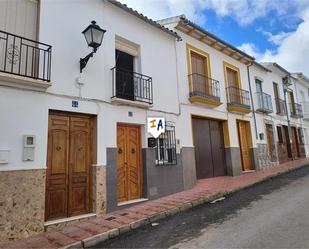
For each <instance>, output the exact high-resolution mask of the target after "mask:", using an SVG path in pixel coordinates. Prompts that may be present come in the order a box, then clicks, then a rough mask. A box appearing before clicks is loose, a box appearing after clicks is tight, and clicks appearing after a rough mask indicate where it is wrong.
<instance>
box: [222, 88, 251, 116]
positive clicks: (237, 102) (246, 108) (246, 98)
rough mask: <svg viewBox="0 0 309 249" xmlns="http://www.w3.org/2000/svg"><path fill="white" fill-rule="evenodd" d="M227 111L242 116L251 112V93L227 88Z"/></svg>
mask: <svg viewBox="0 0 309 249" xmlns="http://www.w3.org/2000/svg"><path fill="white" fill-rule="evenodd" d="M226 96H227V110H228V111H229V112H236V113H241V114H248V113H250V112H251V106H250V94H249V91H246V90H242V89H240V88H237V87H234V86H229V87H227V88H226Z"/></svg>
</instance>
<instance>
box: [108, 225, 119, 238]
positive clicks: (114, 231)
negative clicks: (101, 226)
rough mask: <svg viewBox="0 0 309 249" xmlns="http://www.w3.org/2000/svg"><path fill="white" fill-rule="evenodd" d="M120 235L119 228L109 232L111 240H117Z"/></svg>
mask: <svg viewBox="0 0 309 249" xmlns="http://www.w3.org/2000/svg"><path fill="white" fill-rule="evenodd" d="M118 235H119V229H118V228H114V229H112V230H109V231H108V238H109V239H112V238H115V237H117V236H118Z"/></svg>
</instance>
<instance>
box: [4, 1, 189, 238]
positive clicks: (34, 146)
mask: <svg viewBox="0 0 309 249" xmlns="http://www.w3.org/2000/svg"><path fill="white" fill-rule="evenodd" d="M68 10H69V11H68ZM0 13H1V15H0V30H1V31H0V71H1V74H0V89H1V90H0V113H1V122H0V159H1V161H0V171H1V172H0V189H1V196H0V203H1V207H0V213H1V215H0V231H1V233H0V240H1V241H3V240H6V239H16V238H20V237H25V236H28V235H29V234H33V233H37V232H41V231H43V230H44V227H46V226H49V225H53V224H57V223H60V222H65V221H70V220H74V219H78V218H85V217H91V216H94V215H100V214H103V213H105V212H110V211H113V210H116V209H119V208H122V207H127V206H128V205H129V204H131V203H135V202H139V201H145V200H147V199H153V198H157V197H160V196H164V195H168V194H171V193H174V192H179V191H182V190H184V189H185V188H189V187H192V186H193V184H194V182H193V183H191V184H189V185H188V184H187V185H186V186H184V182H185V180H184V178H183V177H186V175H185V174H183V170H184V168H186V167H187V166H186V164H191V162H192V161H194V150H193V149H192V148H189V149H186V148H185V147H182V148H180V146H179V145H176V142H177V141H178V142H179V141H180V142H181V141H182V139H181V137H179V136H180V134H181V132H183V131H181V130H180V129H179V128H178V127H177V119H178V116H179V115H180V111H179V103H178V91H177V71H176V68H177V64H176V54H175V42H176V40H178V39H180V37H179V36H178V35H177V34H176V33H174V32H172V31H170V30H168V29H166V28H164V27H162V26H161V25H159V24H158V23H155V22H154V21H152V20H150V19H148V18H146V17H144V16H142V15H140V14H138V13H137V12H135V11H133V10H131V9H129V8H127V7H126V6H124V5H121V4H119V3H118V2H115V1H102V0H92V1H84V0H76V1H49V0H41V1H35V0H2V1H1V2H0ZM20 13H22V14H20ZM55 17H56V18H55ZM92 20H95V21H96V22H97V25H100V26H101V28H103V29H106V34H105V36H104V39H103V43H102V45H101V47H99V49H98V51H97V52H96V53H95V54H94V56H93V58H91V59H90V60H89V62H88V64H87V66H86V68H84V69H83V73H82V74H81V75H80V65H79V60H80V58H82V57H84V56H85V55H87V54H88V53H89V52H91V49H90V48H87V43H86V41H85V38H84V37H83V34H82V33H81V32H82V31H83V30H84V29H85V28H86V27H87V26H88V25H89V24H90V22H91V21H92ZM149 116H150V117H151V116H155V117H156V116H158V117H165V119H166V125H167V127H166V128H167V132H166V133H165V134H164V135H163V136H161V137H160V138H159V139H157V140H156V144H155V148H149V147H148V137H149V136H150V135H149V134H148V133H147V126H146V122H147V117H149Z"/></svg>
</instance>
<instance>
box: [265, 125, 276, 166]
mask: <svg viewBox="0 0 309 249" xmlns="http://www.w3.org/2000/svg"><path fill="white" fill-rule="evenodd" d="M266 139H267V146H268V157H269V160H271V161H272V160H273V159H274V158H273V157H274V156H273V154H274V146H275V145H274V141H275V140H274V133H273V126H272V125H270V124H266Z"/></svg>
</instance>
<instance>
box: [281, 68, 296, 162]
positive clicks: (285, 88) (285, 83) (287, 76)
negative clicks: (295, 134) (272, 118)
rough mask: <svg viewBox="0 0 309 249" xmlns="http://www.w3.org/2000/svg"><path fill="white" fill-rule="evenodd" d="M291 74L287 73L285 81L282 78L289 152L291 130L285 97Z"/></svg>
mask: <svg viewBox="0 0 309 249" xmlns="http://www.w3.org/2000/svg"><path fill="white" fill-rule="evenodd" d="M290 77H291V75H290V74H287V75H286V76H285V77H284V78H286V79H287V82H284V78H283V80H282V81H283V82H282V83H283V93H284V102H285V112H286V118H287V122H288V133H289V140H290V141H289V143H290V150H291V153H292V147H291V138H292V137H291V135H292V132H291V124H290V117H289V112H288V103H287V97H286V93H287V92H288V88H289V86H288V82H289V81H290V80H291V78H290ZM292 160H294V158H293V153H292Z"/></svg>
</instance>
